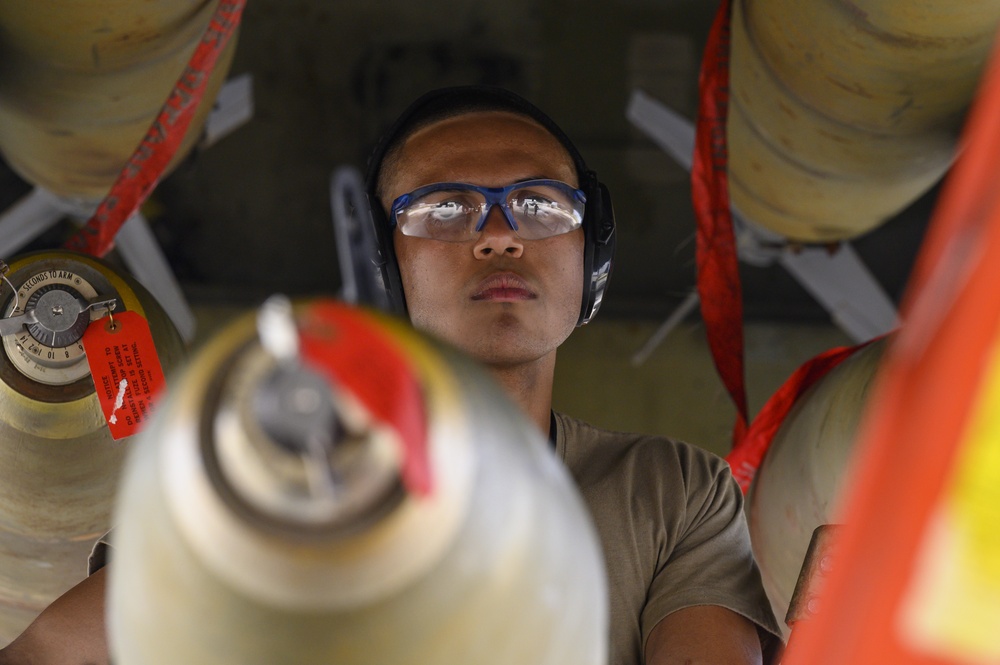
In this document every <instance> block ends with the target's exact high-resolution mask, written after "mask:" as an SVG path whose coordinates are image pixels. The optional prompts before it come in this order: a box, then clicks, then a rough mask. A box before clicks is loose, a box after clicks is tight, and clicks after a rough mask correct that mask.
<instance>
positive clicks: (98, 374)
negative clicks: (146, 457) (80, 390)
mask: <svg viewBox="0 0 1000 665" xmlns="http://www.w3.org/2000/svg"><path fill="white" fill-rule="evenodd" d="M83 348H84V350H85V351H86V353H87V362H88V363H89V364H90V372H91V374H92V375H93V377H94V386H95V387H96V388H97V397H98V399H99V400H100V402H101V409H102V410H103V412H104V417H105V419H107V421H108V428H109V429H110V430H111V436H112V437H113V438H114V439H116V440H117V439H121V438H124V437H126V436H131V435H132V434H135V433H136V432H137V431H139V429H140V428H141V427H142V425H143V424H144V423H145V422H146V421H147V420H148V419H149V418H150V417H151V416H152V414H153V404H154V402H155V401H156V400H157V399H158V397H159V395H160V393H161V392H162V390H163V388H164V387H165V385H166V383H165V381H164V377H163V368H162V367H161V366H160V358H159V356H158V355H157V354H156V346H155V345H154V344H153V335H152V333H151V332H150V330H149V323H147V322H146V319H145V318H143V316H142V315H141V314H139V313H138V312H122V313H121V314H116V315H115V316H114V318H112V317H104V318H102V319H100V320H98V321H94V322H92V323H91V324H90V326H89V327H88V328H87V331H86V332H85V333H84V334H83Z"/></svg>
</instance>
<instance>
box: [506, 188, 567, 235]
mask: <svg viewBox="0 0 1000 665" xmlns="http://www.w3.org/2000/svg"><path fill="white" fill-rule="evenodd" d="M574 194H575V191H574V190H571V189H568V188H567V189H562V188H560V187H556V186H553V185H528V186H526V187H524V188H520V189H515V190H514V191H512V192H511V193H510V195H509V196H508V197H507V207H508V208H509V210H510V211H511V214H513V216H514V221H516V222H517V225H518V229H517V234H518V235H519V236H521V237H522V238H527V239H538V238H549V237H551V236H557V235H560V234H563V233H569V232H570V231H573V230H574V229H578V228H580V225H581V224H582V223H583V209H584V203H583V202H582V201H579V200H577V198H576V197H575V196H574Z"/></svg>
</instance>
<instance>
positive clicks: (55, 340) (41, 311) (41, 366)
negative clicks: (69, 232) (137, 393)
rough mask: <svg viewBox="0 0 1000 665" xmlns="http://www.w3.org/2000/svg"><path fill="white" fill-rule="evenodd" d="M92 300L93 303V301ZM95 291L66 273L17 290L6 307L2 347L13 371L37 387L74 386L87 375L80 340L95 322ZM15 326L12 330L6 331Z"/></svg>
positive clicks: (51, 273) (46, 275) (36, 278)
mask: <svg viewBox="0 0 1000 665" xmlns="http://www.w3.org/2000/svg"><path fill="white" fill-rule="evenodd" d="M95 301H96V302H95ZM97 302H100V299H98V298H97V291H96V290H95V289H94V287H93V286H92V285H91V284H90V282H88V281H87V280H85V279H84V278H83V277H81V276H80V275H78V274H76V273H74V272H70V271H68V270H43V271H41V272H39V273H36V274H34V275H32V276H31V277H29V278H28V279H26V280H25V281H24V283H22V284H21V285H20V286H18V287H17V297H16V298H12V299H11V301H10V302H9V303H8V305H7V307H6V308H5V309H6V311H5V312H4V316H5V317H6V318H5V321H7V325H6V326H5V328H7V330H5V331H4V336H3V346H4V349H5V350H6V351H7V356H8V357H9V358H10V360H11V363H12V364H13V365H14V366H15V367H17V369H18V370H19V371H20V372H21V373H22V374H24V375H25V376H27V377H28V378H30V379H33V380H35V381H38V382H40V383H47V384H51V385H62V384H66V383H72V382H73V381H76V380H78V379H80V378H82V377H84V376H86V375H87V373H88V372H89V371H90V369H89V367H88V365H87V363H86V358H85V354H84V349H83V344H82V343H81V341H80V340H81V338H82V337H83V333H84V332H85V331H86V330H87V326H88V325H90V322H91V320H92V319H94V318H98V317H100V316H102V315H103V314H104V313H105V312H104V311H103V310H97V311H95V310H96V309H97V308H96V307H94V305H95V304H97ZM11 324H18V325H16V331H14V332H11V331H10V330H9V329H10V328H11V327H14V326H13V325H11Z"/></svg>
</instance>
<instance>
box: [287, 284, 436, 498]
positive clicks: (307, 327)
mask: <svg viewBox="0 0 1000 665" xmlns="http://www.w3.org/2000/svg"><path fill="white" fill-rule="evenodd" d="M299 334H300V341H301V344H302V357H303V359H304V360H305V361H306V362H307V363H308V364H309V366H310V367H312V368H313V369H316V370H317V371H319V372H321V373H322V374H323V375H324V376H325V377H326V378H327V379H328V380H329V381H330V382H331V383H332V384H333V385H335V386H337V387H340V388H343V389H345V390H347V391H349V392H350V393H351V394H352V395H353V396H354V397H355V398H356V399H357V400H358V401H359V402H361V404H363V405H364V406H365V408H366V409H368V412H369V413H370V414H371V415H372V417H373V418H375V419H376V420H378V421H380V422H381V423H382V424H385V425H388V426H390V427H392V428H393V429H394V430H395V431H396V433H397V434H398V435H399V439H400V441H401V443H402V446H403V450H402V454H403V468H402V472H401V475H402V478H403V484H404V485H405V486H406V488H407V489H408V490H409V491H410V492H412V493H413V494H417V495H427V494H429V493H430V492H431V490H432V480H433V479H432V478H431V468H430V460H429V459H428V451H427V417H426V413H425V410H424V398H423V392H422V391H421V388H420V382H419V380H418V378H417V374H416V372H415V371H414V369H413V366H412V364H411V363H410V361H409V359H408V358H407V357H406V356H405V355H404V354H403V353H402V352H401V351H400V348H399V345H398V344H396V343H394V342H393V341H392V340H391V339H390V338H388V337H387V336H386V334H385V333H384V332H383V331H382V330H380V329H379V328H378V327H377V326H375V325H373V324H372V322H371V319H370V317H368V316H366V315H363V314H362V313H361V311H360V310H358V309H355V308H352V307H348V306H346V305H343V304H340V303H336V302H333V301H320V302H317V303H315V304H313V305H312V306H311V307H309V309H308V310H307V311H306V313H305V315H304V317H303V320H302V327H301V330H300V332H299Z"/></svg>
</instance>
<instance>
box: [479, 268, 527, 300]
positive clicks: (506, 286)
mask: <svg viewBox="0 0 1000 665" xmlns="http://www.w3.org/2000/svg"><path fill="white" fill-rule="evenodd" d="M537 297H538V295H537V294H535V292H534V291H532V290H531V289H530V288H528V283H527V282H525V281H524V280H523V279H522V278H521V277H520V275H517V274H516V273H512V272H501V273H497V274H495V275H490V276H489V277H487V278H486V279H484V280H483V281H482V282H480V283H479V286H477V287H476V291H475V293H473V294H472V300H487V301H492V302H517V301H521V300H534V299H535V298H537Z"/></svg>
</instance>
